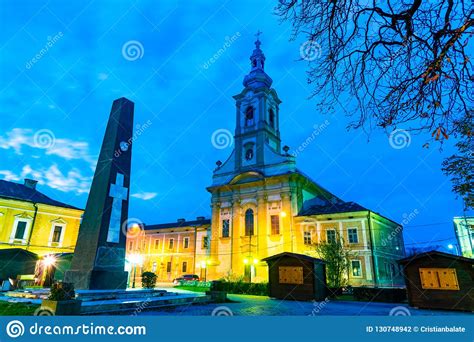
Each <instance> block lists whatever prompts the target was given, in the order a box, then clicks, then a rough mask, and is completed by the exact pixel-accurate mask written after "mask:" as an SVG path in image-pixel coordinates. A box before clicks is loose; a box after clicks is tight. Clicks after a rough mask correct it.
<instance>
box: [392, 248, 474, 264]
mask: <svg viewBox="0 0 474 342" xmlns="http://www.w3.org/2000/svg"><path fill="white" fill-rule="evenodd" d="M433 255H436V256H442V257H445V258H449V259H455V260H461V261H467V262H469V263H471V264H474V259H471V258H466V257H463V256H460V255H454V254H449V253H444V252H440V251H435V250H433V251H429V252H424V253H420V254H415V255H412V256H410V257H407V258H404V259H400V260H398V262H399V263H400V264H409V263H410V262H411V261H413V260H416V259H421V258H430V259H431V258H432V257H433Z"/></svg>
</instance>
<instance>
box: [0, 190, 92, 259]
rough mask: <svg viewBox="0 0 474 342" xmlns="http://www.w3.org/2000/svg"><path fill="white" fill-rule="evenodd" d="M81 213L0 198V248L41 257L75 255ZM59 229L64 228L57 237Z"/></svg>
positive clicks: (80, 211) (79, 211)
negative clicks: (21, 250) (63, 254)
mask: <svg viewBox="0 0 474 342" xmlns="http://www.w3.org/2000/svg"><path fill="white" fill-rule="evenodd" d="M82 213H83V211H82V210H75V209H68V208H62V207H53V206H49V205H44V204H37V208H35V206H34V204H33V203H31V202H24V201H18V200H8V199H0V249H5V248H23V249H27V250H29V251H31V252H33V253H36V254H38V255H46V254H54V253H72V252H74V247H75V245H76V240H77V236H78V233H79V225H80V221H81V215H82ZM22 222H24V227H25V229H24V230H23V223H22ZM56 226H57V227H61V228H56V229H57V233H56V235H55V234H54V230H55V227H56ZM17 230H20V231H23V232H24V233H23V234H20V232H18V233H17Z"/></svg>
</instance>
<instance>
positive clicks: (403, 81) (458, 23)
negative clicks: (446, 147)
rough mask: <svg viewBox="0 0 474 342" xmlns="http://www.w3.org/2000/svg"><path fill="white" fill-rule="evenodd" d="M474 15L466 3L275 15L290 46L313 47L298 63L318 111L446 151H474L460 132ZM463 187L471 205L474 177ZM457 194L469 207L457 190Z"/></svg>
mask: <svg viewBox="0 0 474 342" xmlns="http://www.w3.org/2000/svg"><path fill="white" fill-rule="evenodd" d="M473 8H474V7H473V3H472V1H463V0H436V1H433V0H386V1H375V0H359V1H357V0H330V1H323V0H280V2H279V5H278V6H277V8H276V11H277V14H278V15H279V16H280V18H281V19H282V21H289V22H291V23H292V27H293V34H292V37H291V38H292V39H295V38H296V37H297V36H298V35H299V34H303V35H306V36H307V38H308V39H309V40H308V42H306V43H305V44H303V45H302V50H301V57H302V59H305V60H308V61H309V70H308V82H309V83H311V84H312V85H313V86H314V92H313V96H315V97H316V98H317V99H318V101H317V104H318V106H320V107H321V108H319V109H323V111H324V112H331V111H334V110H336V109H338V110H340V109H342V110H345V111H346V114H348V115H349V116H351V117H352V118H353V120H352V121H351V123H350V124H349V127H351V128H363V129H368V130H369V131H370V130H372V129H374V128H377V127H379V128H382V129H384V130H386V131H387V132H390V131H393V130H394V129H397V128H399V127H400V126H403V127H406V128H405V129H406V130H407V131H413V132H417V133H421V132H424V133H429V135H428V137H429V140H430V141H432V140H434V141H438V142H441V143H442V142H443V141H444V140H445V139H448V138H449V137H450V136H451V135H459V136H461V138H462V137H464V138H467V140H468V142H467V143H468V144H471V146H472V132H470V133H469V134H468V135H467V136H466V135H465V133H463V132H464V130H463V129H462V128H461V127H462V126H463V124H462V123H463V122H466V120H467V119H468V115H469V114H468V113H469V111H470V110H472V108H473V106H472V105H473V100H474V92H473V91H472V87H473V84H472V83H473V81H474V76H473V70H472V62H471V60H470V58H469V55H468V51H469V49H471V51H472V42H470V41H469V38H471V37H472V35H473V30H472V28H473V26H474V20H473V11H474V10H473ZM469 44H470V45H469ZM470 119H471V120H472V116H471V117H470ZM424 146H425V147H429V143H426V144H425V145H424ZM460 153H462V152H460ZM468 159H469V160H468V162H467V163H465V164H463V165H466V166H468V167H469V166H471V170H472V162H473V155H472V150H471V153H470V155H469V156H468ZM471 170H468V169H466V168H464V167H462V168H458V169H452V168H450V169H449V170H448V174H450V175H451V176H452V177H453V179H456V177H461V178H462V177H464V176H463V175H465V174H469V173H470V174H471V175H472V171H471ZM445 172H446V171H445ZM464 181H467V182H468V183H469V186H468V188H469V190H468V191H467V193H468V194H470V196H471V197H472V188H473V186H472V177H471V178H470V179H466V178H465V177H464ZM463 189H464V188H463ZM453 190H454V191H455V192H456V193H457V194H459V195H461V196H462V197H463V199H464V200H466V193H465V192H464V193H463V192H460V191H459V190H460V188H459V187H458V186H456V184H455V185H454V186H453ZM464 190H465V189H464ZM464 190H463V191H464ZM465 205H466V207H469V206H470V207H471V208H472V200H471V201H467V202H466V201H465Z"/></svg>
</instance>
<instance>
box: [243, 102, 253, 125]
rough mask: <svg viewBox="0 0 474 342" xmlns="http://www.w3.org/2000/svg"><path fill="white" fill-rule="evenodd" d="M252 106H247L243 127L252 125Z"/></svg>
mask: <svg viewBox="0 0 474 342" xmlns="http://www.w3.org/2000/svg"><path fill="white" fill-rule="evenodd" d="M253 119H254V115H253V107H248V108H247V110H246V111H245V127H249V126H252V125H253Z"/></svg>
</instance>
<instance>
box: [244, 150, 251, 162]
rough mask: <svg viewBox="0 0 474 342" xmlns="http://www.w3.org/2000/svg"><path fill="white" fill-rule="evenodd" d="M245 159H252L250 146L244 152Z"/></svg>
mask: <svg viewBox="0 0 474 342" xmlns="http://www.w3.org/2000/svg"><path fill="white" fill-rule="evenodd" d="M245 159H247V160H252V159H253V149H252V148H249V149H248V150H247V151H246V152H245Z"/></svg>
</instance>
